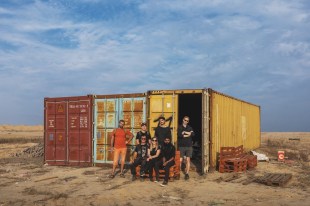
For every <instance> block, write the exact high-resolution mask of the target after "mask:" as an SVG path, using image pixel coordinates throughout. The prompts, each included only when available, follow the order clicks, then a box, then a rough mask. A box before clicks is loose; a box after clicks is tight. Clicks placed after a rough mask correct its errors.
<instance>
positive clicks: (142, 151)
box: [130, 134, 149, 181]
mask: <svg viewBox="0 0 310 206" xmlns="http://www.w3.org/2000/svg"><path fill="white" fill-rule="evenodd" d="M146 140H147V138H146V135H145V134H142V136H141V143H140V144H138V145H136V148H135V151H134V153H133V158H132V161H131V165H130V169H131V174H132V181H134V180H136V179H137V177H136V174H137V173H136V167H137V166H138V165H141V169H140V176H141V177H144V175H145V171H146V169H147V164H146V163H147V157H148V154H149V152H148V150H149V145H148V144H147V143H146Z"/></svg>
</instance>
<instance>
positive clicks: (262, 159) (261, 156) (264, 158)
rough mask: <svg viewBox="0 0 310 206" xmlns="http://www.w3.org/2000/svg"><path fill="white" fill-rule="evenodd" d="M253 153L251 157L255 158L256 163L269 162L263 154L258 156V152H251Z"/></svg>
mask: <svg viewBox="0 0 310 206" xmlns="http://www.w3.org/2000/svg"><path fill="white" fill-rule="evenodd" d="M251 152H252V153H253V155H256V156H257V160H258V161H267V162H269V158H268V157H267V156H266V155H265V154H260V153H258V152H255V151H251Z"/></svg>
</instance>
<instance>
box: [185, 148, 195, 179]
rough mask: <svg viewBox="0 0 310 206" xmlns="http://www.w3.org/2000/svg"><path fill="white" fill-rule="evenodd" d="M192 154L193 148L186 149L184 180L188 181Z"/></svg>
mask: <svg viewBox="0 0 310 206" xmlns="http://www.w3.org/2000/svg"><path fill="white" fill-rule="evenodd" d="M192 154H193V148H192V147H188V148H187V150H186V173H185V179H186V180H187V179H189V175H188V173H189V169H190V167H191V157H192Z"/></svg>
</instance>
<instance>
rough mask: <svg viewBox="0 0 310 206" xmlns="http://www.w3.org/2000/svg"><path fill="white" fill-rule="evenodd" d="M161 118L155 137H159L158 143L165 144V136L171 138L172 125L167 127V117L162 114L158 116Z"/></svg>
mask: <svg viewBox="0 0 310 206" xmlns="http://www.w3.org/2000/svg"><path fill="white" fill-rule="evenodd" d="M158 119H159V124H158V126H157V127H156V128H155V137H157V140H158V144H159V145H161V146H162V145H163V144H164V139H165V138H170V140H171V137H172V135H171V130H170V127H167V126H166V125H165V124H166V119H165V117H163V116H161V117H159V118H158Z"/></svg>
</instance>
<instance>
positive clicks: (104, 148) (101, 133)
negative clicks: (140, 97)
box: [94, 98, 119, 163]
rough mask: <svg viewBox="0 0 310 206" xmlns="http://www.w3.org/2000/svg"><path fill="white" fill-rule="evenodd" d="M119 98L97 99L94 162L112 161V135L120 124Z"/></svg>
mask: <svg viewBox="0 0 310 206" xmlns="http://www.w3.org/2000/svg"><path fill="white" fill-rule="evenodd" d="M118 113H119V109H118V99H117V98H111V99H96V100H95V109H94V118H95V126H94V162H95V163H106V162H110V163H111V162H112V160H113V151H112V150H111V135H112V131H113V129H114V128H116V127H117V126H118Z"/></svg>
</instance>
